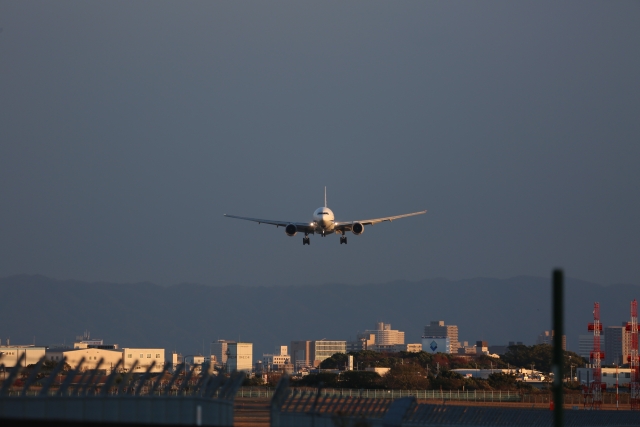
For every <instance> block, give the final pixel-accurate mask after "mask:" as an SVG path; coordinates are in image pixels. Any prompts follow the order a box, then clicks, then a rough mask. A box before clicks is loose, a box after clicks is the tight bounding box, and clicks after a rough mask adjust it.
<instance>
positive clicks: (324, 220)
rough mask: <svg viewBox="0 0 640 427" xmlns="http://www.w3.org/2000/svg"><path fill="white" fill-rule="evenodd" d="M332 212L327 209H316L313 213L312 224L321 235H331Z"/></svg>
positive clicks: (332, 226) (332, 224)
mask: <svg viewBox="0 0 640 427" xmlns="http://www.w3.org/2000/svg"><path fill="white" fill-rule="evenodd" d="M334 219H335V218H334V216H333V212H332V211H331V209H329V208H326V207H325V208H318V209H316V210H315V212H314V213H313V222H314V223H315V224H316V230H317V231H318V232H319V233H322V234H331V233H333V228H334Z"/></svg>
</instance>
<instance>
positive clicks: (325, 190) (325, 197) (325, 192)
mask: <svg viewBox="0 0 640 427" xmlns="http://www.w3.org/2000/svg"><path fill="white" fill-rule="evenodd" d="M324 207H325V208H326V207H327V186H326V185H325V186H324Z"/></svg>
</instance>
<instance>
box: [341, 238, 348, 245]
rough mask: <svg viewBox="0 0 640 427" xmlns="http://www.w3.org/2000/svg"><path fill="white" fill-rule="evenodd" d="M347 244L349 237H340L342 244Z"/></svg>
mask: <svg viewBox="0 0 640 427" xmlns="http://www.w3.org/2000/svg"><path fill="white" fill-rule="evenodd" d="M343 243H344V244H345V245H346V244H347V236H340V244H343Z"/></svg>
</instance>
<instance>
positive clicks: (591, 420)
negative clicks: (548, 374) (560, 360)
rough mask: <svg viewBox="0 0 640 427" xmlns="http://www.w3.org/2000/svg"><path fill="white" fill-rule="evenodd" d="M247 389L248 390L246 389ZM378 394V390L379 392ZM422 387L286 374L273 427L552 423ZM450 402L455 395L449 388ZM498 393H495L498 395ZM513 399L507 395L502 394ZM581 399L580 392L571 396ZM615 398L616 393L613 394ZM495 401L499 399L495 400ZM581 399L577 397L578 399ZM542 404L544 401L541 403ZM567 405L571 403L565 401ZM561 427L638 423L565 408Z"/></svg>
mask: <svg viewBox="0 0 640 427" xmlns="http://www.w3.org/2000/svg"><path fill="white" fill-rule="evenodd" d="M250 391H251V390H248V392H250ZM377 392H380V390H377ZM424 392H425V391H423V390H419V391H413V392H411V391H402V395H403V396H402V397H400V396H399V395H400V392H398V393H397V394H396V395H395V397H394V398H391V396H392V393H386V395H385V396H382V395H381V394H380V395H378V394H377V393H376V394H375V395H376V397H375V398H374V397H373V395H372V394H369V397H366V396H367V390H356V391H354V390H351V391H349V390H340V389H321V390H317V389H316V390H311V389H304V390H303V389H290V388H289V383H288V378H286V377H283V378H282V379H281V381H280V383H279V384H278V386H277V387H276V389H275V390H274V392H273V397H272V400H271V427H294V426H295V427H330V426H335V425H339V426H343V427H350V426H353V427H355V426H362V425H367V426H371V427H427V426H429V427H436V426H460V427H462V426H469V427H476V426H478V427H479V426H505V427H506V426H524V427H542V426H552V425H553V413H552V411H550V410H549V409H548V407H547V409H533V408H528V407H527V408H514V407H487V406H466V405H464V404H462V405H447V404H426V403H425V404H418V401H417V398H416V396H415V395H411V396H406V395H407V394H410V393H413V394H417V393H424ZM434 393H435V394H432V393H431V390H428V391H427V394H426V395H424V394H423V395H422V396H426V398H427V399H431V398H432V397H433V396H436V399H438V398H441V397H443V396H444V399H445V400H447V398H448V396H449V392H439V391H435V392H434ZM450 396H451V397H452V399H451V400H454V399H453V397H457V396H458V393H456V392H451V394H450ZM460 396H461V399H460V400H462V396H464V397H465V398H468V399H469V401H472V400H473V399H476V401H478V400H480V399H481V396H482V398H485V399H487V401H490V399H491V393H490V392H486V393H481V392H477V393H473V392H468V393H464V392H461V393H460ZM496 396H497V397H496ZM506 396H507V397H511V396H512V394H511V393H507V394H506ZM513 396H516V397H517V398H518V401H520V402H522V401H524V400H525V399H527V398H533V399H535V398H539V399H545V401H546V403H547V404H548V402H549V400H548V399H549V395H543V394H541V395H520V394H518V393H514V394H513ZM569 396H575V397H577V398H578V397H579V398H580V399H581V398H582V396H581V395H579V394H575V395H569ZM612 396H613V397H615V395H612ZM500 397H502V398H504V397H505V395H504V394H502V396H501V394H500V393H497V392H494V394H493V398H494V399H497V398H500ZM494 401H497V400H494ZM580 402H581V400H580ZM542 403H544V402H542ZM567 403H570V401H568V402H567ZM564 419H565V423H564V425H565V427H578V426H587V425H588V426H592V427H627V426H629V427H630V426H637V425H640V412H636V411H629V410H620V411H591V410H589V411H586V410H579V411H574V410H569V411H565V416H564Z"/></svg>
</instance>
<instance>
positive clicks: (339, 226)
mask: <svg viewBox="0 0 640 427" xmlns="http://www.w3.org/2000/svg"><path fill="white" fill-rule="evenodd" d="M426 213H427V211H420V212H412V213H408V214H403V215H396V216H386V217H384V218H374V219H365V220H361V221H350V222H336V223H335V229H336V230H340V231H351V227H352V226H353V224H356V223H359V224H362V225H374V224H378V223H379V222H385V221H389V222H391V221H394V220H396V219H400V218H406V217H408V216H415V215H422V214H426Z"/></svg>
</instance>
